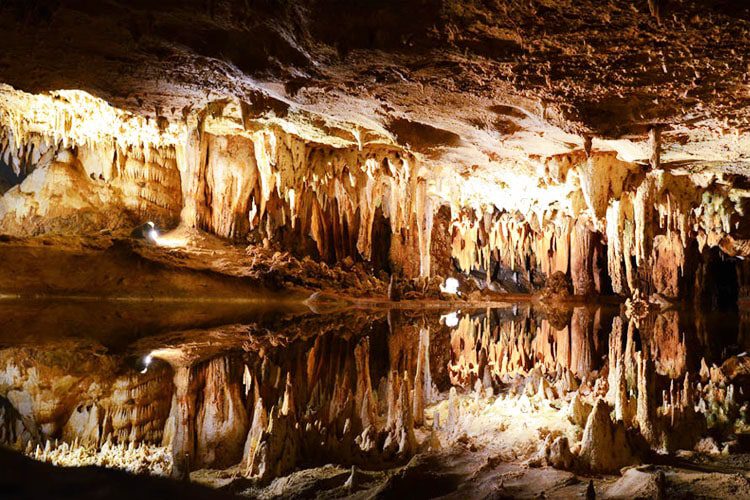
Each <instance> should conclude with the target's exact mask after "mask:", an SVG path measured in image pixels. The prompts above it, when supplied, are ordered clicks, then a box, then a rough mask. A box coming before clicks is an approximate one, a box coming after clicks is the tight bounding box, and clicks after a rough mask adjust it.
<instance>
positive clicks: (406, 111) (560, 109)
mask: <svg viewBox="0 0 750 500" xmlns="http://www.w3.org/2000/svg"><path fill="white" fill-rule="evenodd" d="M0 9H2V15H0V29H1V30H2V33H3V49H2V51H0V82H3V83H4V84H7V85H9V86H10V87H3V89H2V95H3V99H4V100H5V101H6V104H7V103H9V102H11V101H13V100H14V99H24V98H25V97H24V95H21V96H19V95H18V94H19V93H18V92H17V91H23V92H27V93H30V94H42V93H49V92H51V93H52V94H49V95H51V96H52V98H53V99H56V100H63V101H65V100H68V101H69V102H70V103H72V106H73V107H75V106H76V100H75V98H73V97H70V96H69V95H68V96H66V95H65V93H64V92H63V93H60V92H57V91H60V90H82V91H86V92H88V93H90V94H92V95H93V96H95V97H98V98H101V99H103V100H104V101H106V102H107V103H109V104H110V105H111V106H113V107H114V108H116V109H117V112H118V113H119V112H120V111H122V112H124V113H126V114H129V113H132V114H133V115H135V116H136V118H137V119H138V120H140V121H141V122H143V123H145V124H146V129H147V130H151V132H148V133H154V134H160V133H162V132H166V135H167V137H170V135H169V133H170V131H171V133H172V136H171V137H172V140H176V139H174V137H176V135H177V134H178V131H179V130H178V129H179V127H180V126H181V124H183V123H190V120H191V119H193V120H194V119H195V116H197V114H198V112H202V113H203V114H202V115H200V116H201V119H202V120H203V121H204V123H208V126H207V128H209V129H210V130H211V131H212V132H216V133H241V132H242V131H243V130H248V129H251V128H253V127H264V126H269V125H272V126H278V127H281V128H283V129H284V130H285V131H287V132H291V133H293V134H295V135H298V136H300V137H302V138H303V139H306V140H308V141H312V142H318V143H325V144H330V145H333V146H359V147H362V145H381V144H382V145H387V146H389V147H392V146H396V147H398V148H402V149H404V150H407V151H409V152H411V153H413V154H414V155H416V157H417V158H418V159H419V160H420V167H421V168H422V169H423V170H422V171H421V174H420V175H422V176H424V177H426V178H429V179H430V181H431V191H432V192H433V193H434V194H437V195H438V196H439V197H442V198H443V199H444V200H446V199H449V198H451V197H456V196H459V197H462V198H464V199H462V200H461V201H462V203H463V204H471V203H474V202H476V203H478V202H495V204H496V205H498V204H500V202H499V201H498V200H496V199H493V195H492V193H491V192H490V191H491V190H488V189H486V182H490V183H491V185H494V186H507V185H509V184H510V185H511V186H513V185H514V184H513V180H514V179H516V178H518V179H521V181H519V182H526V183H527V184H533V182H532V183H529V181H528V179H529V176H532V177H533V176H534V175H535V173H536V172H537V171H538V168H539V165H540V162H541V161H542V160H543V159H545V158H548V157H550V156H553V155H558V154H563V153H568V152H572V151H575V150H582V149H586V148H589V147H593V149H595V150H597V149H598V150H604V151H616V152H617V154H618V156H619V157H620V159H623V160H626V161H629V162H636V163H643V164H645V163H647V162H648V159H649V156H650V155H651V148H650V146H649V141H648V130H649V129H651V128H654V127H657V128H658V129H659V130H660V131H661V141H662V146H661V147H662V156H661V163H662V165H665V166H670V165H672V166H674V167H675V168H678V167H679V168H688V169H692V171H697V170H700V171H704V170H709V171H713V172H724V173H730V174H732V173H740V174H744V173H746V172H747V169H748V165H750V163H748V162H750V133H749V131H748V129H749V128H750V126H749V121H748V120H749V118H750V111H749V110H750V107H748V102H749V101H750V82H749V81H748V67H749V65H750V50H749V49H750V36H748V34H749V33H750V10H749V9H748V7H747V6H744V7H743V6H741V5H740V3H737V2H704V1H697V0H689V1H688V0H684V1H677V0H673V1H670V2H663V1H653V2H646V1H636V2H630V1H610V2H592V1H584V2H573V1H550V0H542V1H529V2H509V1H489V0H487V1H479V0H473V1H467V2H457V1H456V2H454V1H448V0H444V1H432V0H427V1H415V0H409V1H400V2H371V1H354V2H343V1H333V0H317V1H310V0H308V1H300V2H292V1H282V2H272V1H256V2H253V1H201V2H198V1H162V2H142V1H131V2H116V1H111V0H104V1H57V2H44V1H34V2H26V1H17V2H14V1H10V2H3V3H1V4H0ZM55 96H57V97H55ZM149 124H150V125H149ZM141 128H143V127H141ZM589 139H590V140H591V142H588V141H589ZM163 140H164V139H162V141H163ZM167 142H169V140H167ZM478 179H481V181H482V186H483V187H474V188H471V186H469V188H467V189H462V190H460V194H456V192H455V189H456V188H455V186H456V185H460V184H462V183H463V184H464V185H465V184H469V185H471V184H472V183H477V182H478V181H477V180H478ZM516 185H518V184H516ZM529 187H532V186H529ZM467 193H469V194H467ZM477 193H479V194H477ZM551 196H552V197H553V198H554V197H555V196H556V194H554V193H553V194H552V195H551ZM472 197H474V198H476V197H480V198H482V197H483V198H485V199H482V200H477V199H470V198H472ZM488 197H489V199H487V198H488Z"/></svg>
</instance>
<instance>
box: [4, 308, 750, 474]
mask: <svg viewBox="0 0 750 500" xmlns="http://www.w3.org/2000/svg"><path fill="white" fill-rule="evenodd" d="M0 318H2V319H1V320H0V321H1V323H0V327H1V328H2V336H1V339H0V340H1V341H2V343H1V344H0V346H2V348H1V349H0V441H1V442H2V443H3V444H5V445H7V446H12V447H14V448H16V449H19V450H27V451H28V452H30V453H31V454H33V455H35V456H37V457H40V458H43V459H45V460H48V461H53V462H56V463H72V464H81V463H97V464H104V465H115V466H121V467H125V468H130V469H131V470H135V471H151V472H157V473H163V474H168V473H171V474H172V475H176V476H181V475H185V474H187V473H188V472H189V471H190V470H195V469H199V468H228V467H233V466H235V467H237V473H238V474H242V475H245V476H247V477H256V478H262V479H270V478H273V477H276V476H279V475H283V474H286V473H288V472H289V471H291V470H293V469H294V468H295V467H299V466H306V465H315V464H322V463H328V462H336V463H342V464H357V465H360V466H363V467H365V466H366V467H369V468H377V467H385V466H388V465H392V464H394V463H400V462H403V461H404V460H406V459H408V457H409V456H410V455H411V454H413V453H414V452H415V451H416V448H417V442H416V440H415V437H414V429H415V427H418V426H420V425H421V424H422V423H423V422H426V421H427V420H430V422H431V425H433V424H435V425H437V424H436V423H435V422H434V421H433V420H432V419H433V417H432V416H431V415H428V414H427V413H426V412H425V408H426V407H428V406H429V405H430V404H432V403H435V402H436V401H439V400H441V399H445V398H446V397H447V393H448V391H449V390H450V389H451V387H457V388H459V389H460V390H469V389H472V388H474V387H475V386H476V384H477V382H478V381H479V382H480V383H481V386H483V387H485V388H489V387H490V386H491V387H492V389H493V390H494V391H495V392H496V393H497V392H498V391H507V390H509V388H512V387H513V386H514V381H516V380H518V379H519V377H520V378H522V377H526V376H528V375H529V374H530V373H532V372H533V371H534V370H539V371H541V372H542V373H555V374H558V375H559V374H560V373H566V374H570V376H572V377H574V378H576V379H577V380H579V381H582V380H586V379H594V378H596V376H595V375H597V374H601V373H603V370H610V371H611V370H612V366H614V365H613V364H612V360H613V359H614V358H615V357H617V356H619V353H621V352H623V351H624V350H625V351H627V350H630V351H633V352H635V351H643V352H644V353H647V354H648V355H649V356H650V358H651V359H652V360H653V363H654V366H655V370H656V372H657V374H658V375H659V376H660V377H662V379H663V380H660V381H659V383H660V384H661V386H660V390H661V389H662V388H663V386H665V385H666V384H667V383H668V382H667V381H668V380H669V379H682V378H683V377H684V376H685V373H686V372H691V373H696V372H697V371H698V370H699V369H700V366H701V361H702V360H703V359H704V358H705V360H706V362H707V363H708V364H711V363H717V364H720V363H721V361H722V360H723V359H725V358H726V357H728V356H730V355H732V354H735V353H737V352H740V351H742V350H745V348H746V345H747V339H748V336H747V319H748V317H747V316H746V315H745V314H744V313H740V314H739V315H738V316H737V317H736V318H729V320H730V321H726V319H727V318H724V319H725V321H719V320H718V319H717V318H715V317H706V316H696V315H695V314H686V313H681V312H679V311H677V310H668V311H664V312H661V313H659V314H654V315H651V316H649V317H647V318H645V319H644V320H643V321H641V322H640V323H639V324H638V325H636V324H635V323H634V322H629V321H628V320H627V318H626V317H625V316H624V312H623V311H622V310H621V308H620V307H619V306H606V307H604V306H579V307H574V308H567V309H566V308H562V309H550V308H547V307H538V306H532V305H530V304H528V303H527V304H517V305H513V306H509V307H506V308H495V309H482V310H472V311H462V312H457V311H449V310H442V311H441V310H434V311H405V310H348V311H342V312H337V313H330V314H313V313H310V312H302V311H299V310H297V311H292V310H288V309H287V310H283V309H282V310H280V309H275V310H268V309H258V310H247V306H246V305H243V306H242V308H240V307H239V306H227V305H225V306H221V307H219V306H217V305H215V304H209V305H202V306H200V307H198V308H193V309H186V308H185V307H184V305H183V306H179V307H178V306H174V307H171V308H165V307H164V306H163V305H159V306H158V307H155V306H154V307H146V306H143V305H142V304H133V305H129V304H96V307H92V305H91V304H89V305H84V306H73V305H71V304H65V303H51V304H50V303H44V304H20V305H19V304H8V303H4V304H0ZM446 318H451V320H450V321H448V320H447V319H446ZM146 360H148V363H146V362H145V361H146ZM48 440H50V441H52V443H51V444H47V441H48ZM54 440H58V444H57V446H56V445H55V444H54ZM60 443H67V444H66V445H65V447H63V446H62V445H60ZM136 445H137V446H136ZM45 446H46V447H47V450H44V448H45ZM36 447H39V450H38V451H36V452H34V451H33V450H34V449H35V448H36ZM127 453H130V455H128V457H127V458H123V457H124V456H125V455H126V454H127ZM118 457H119V458H118ZM118 460H119V462H118ZM66 461H68V462H66Z"/></svg>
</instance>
